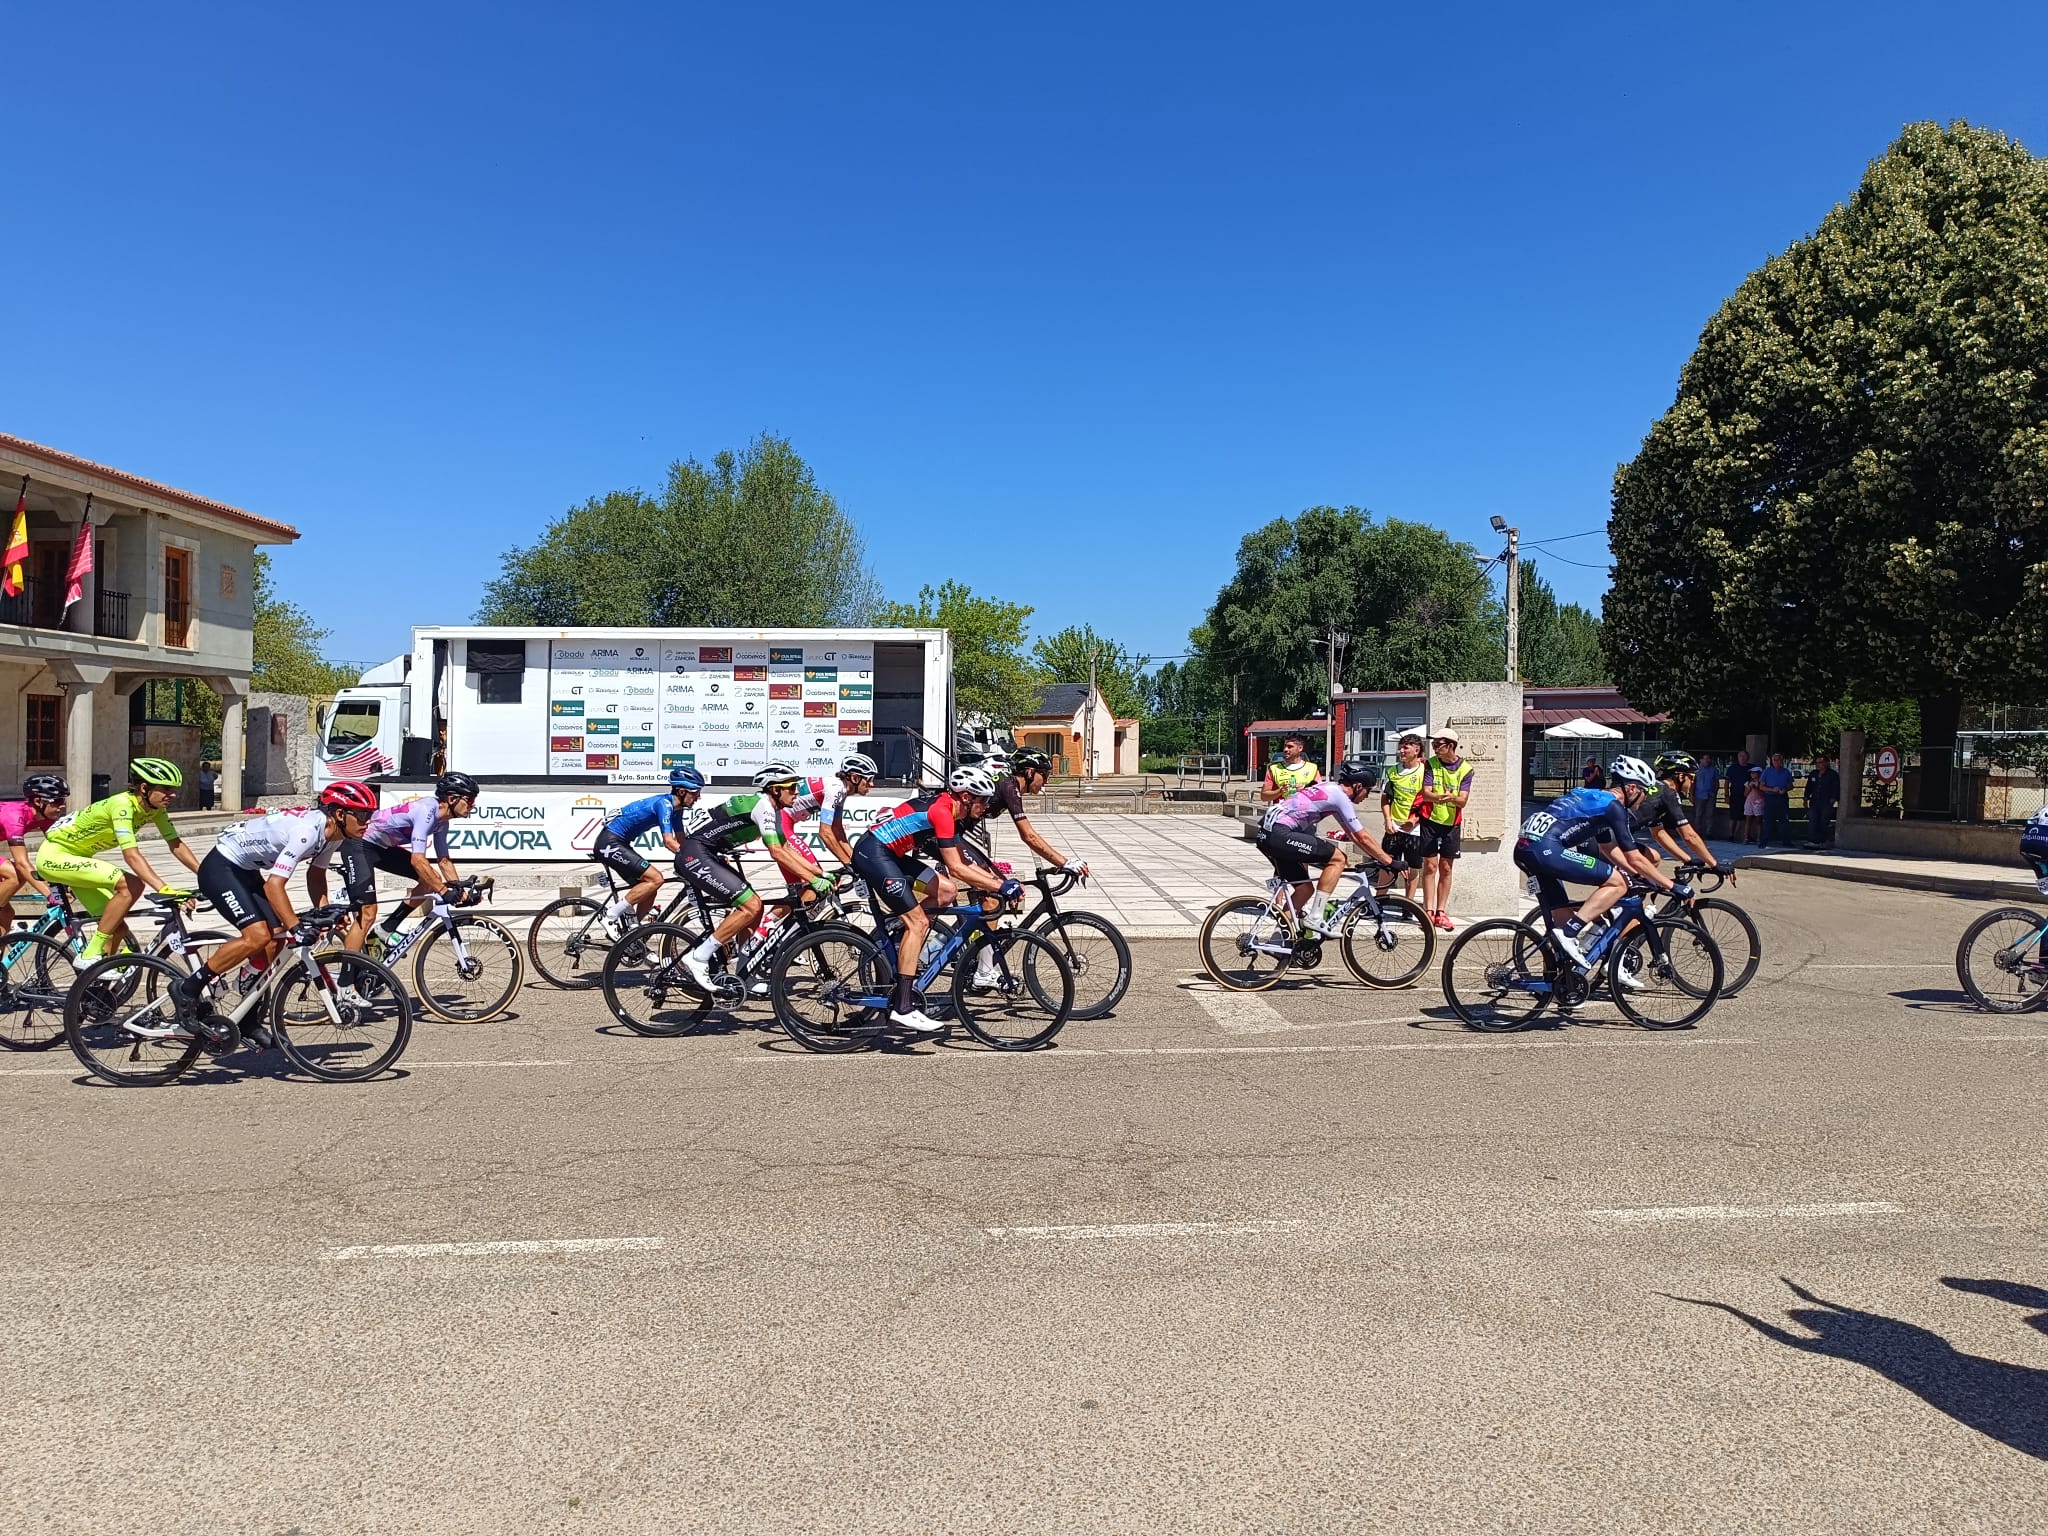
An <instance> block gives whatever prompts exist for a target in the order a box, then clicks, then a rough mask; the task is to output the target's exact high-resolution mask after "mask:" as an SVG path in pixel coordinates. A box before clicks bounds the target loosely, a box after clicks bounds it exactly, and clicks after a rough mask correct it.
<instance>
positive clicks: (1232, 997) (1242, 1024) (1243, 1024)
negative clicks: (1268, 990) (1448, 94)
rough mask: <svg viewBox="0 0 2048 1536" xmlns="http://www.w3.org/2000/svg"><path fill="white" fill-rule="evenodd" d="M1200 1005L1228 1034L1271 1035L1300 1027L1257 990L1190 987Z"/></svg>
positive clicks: (1189, 989)
mask: <svg viewBox="0 0 2048 1536" xmlns="http://www.w3.org/2000/svg"><path fill="white" fill-rule="evenodd" d="M1187 990H1188V991H1189V992H1190V993H1191V994H1193V996H1194V999H1195V1002H1196V1004H1197V1005H1198V1006H1199V1007H1200V1008H1201V1010H1202V1012H1204V1013H1206V1014H1207V1015H1209V1017H1210V1018H1212V1019H1214V1020H1215V1021H1216V1023H1217V1024H1218V1025H1219V1026H1220V1027H1221V1028H1222V1030H1223V1033H1225V1034H1226V1035H1270V1034H1274V1033H1277V1032H1278V1031H1280V1030H1283V1029H1297V1028H1299V1027H1300V1026H1299V1025H1295V1024H1290V1023H1288V1022H1287V1020H1286V1019H1284V1018H1282V1017H1281V1016H1280V1010H1279V1009H1277V1008H1275V1007H1274V1006H1273V1005H1272V1004H1271V1003H1269V1002H1267V1001H1266V1000H1265V999H1264V998H1263V997H1261V996H1259V995H1258V993H1256V992H1226V991H1225V990H1223V988H1221V987H1189V988H1188V989H1187Z"/></svg>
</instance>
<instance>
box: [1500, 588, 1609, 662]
mask: <svg viewBox="0 0 2048 1536" xmlns="http://www.w3.org/2000/svg"><path fill="white" fill-rule="evenodd" d="M1516 584H1517V585H1518V586H1519V587H1520V588H1521V594H1522V611H1521V613H1520V615H1519V619H1520V635H1519V639H1520V648H1521V656H1520V661H1521V666H1522V679H1523V681H1524V682H1528V683H1533V684H1535V685H1536V686H1537V687H1539V688H1568V687H1574V686H1580V687H1582V686H1584V685H1586V684H1588V683H1604V682H1606V681H1607V658H1606V657H1605V656H1604V655H1602V654H1601V650H1600V621H1599V620H1598V619H1597V618H1595V617H1594V616H1593V614H1592V611H1591V610H1590V609H1586V608H1582V607H1580V606H1579V605H1578V604H1577V603H1560V602H1559V601H1558V600H1557V594H1556V593H1555V592H1553V591H1552V590H1551V589H1550V583H1549V582H1547V581H1545V580H1544V579H1543V578H1542V576H1541V575H1539V574H1538V573H1537V570H1536V562H1535V561H1534V560H1524V561H1523V562H1522V565H1521V578H1520V580H1519V581H1518V582H1517V583H1516ZM1505 628H1506V626H1505V622H1503V625H1502V629H1503V640H1502V643H1503V645H1505V643H1506V640H1505Z"/></svg>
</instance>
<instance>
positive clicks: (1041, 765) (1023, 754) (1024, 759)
mask: <svg viewBox="0 0 2048 1536" xmlns="http://www.w3.org/2000/svg"><path fill="white" fill-rule="evenodd" d="M1026 768H1036V769H1037V770H1038V771H1039V772H1040V773H1042V774H1045V775H1047V776H1048V777H1050V776H1051V774H1052V759H1051V758H1050V757H1049V756H1047V755H1046V754H1045V753H1043V752H1041V751H1039V750H1038V748H1036V747H1023V748H1020V749H1019V750H1017V751H1015V752H1012V753H1011V754H1010V772H1012V773H1021V772H1022V771H1023V770H1024V769H1026Z"/></svg>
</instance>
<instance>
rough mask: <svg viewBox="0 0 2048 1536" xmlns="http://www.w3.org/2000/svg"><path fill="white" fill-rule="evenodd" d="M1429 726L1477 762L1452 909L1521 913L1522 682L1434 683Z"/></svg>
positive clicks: (1473, 913)
mask: <svg viewBox="0 0 2048 1536" xmlns="http://www.w3.org/2000/svg"><path fill="white" fill-rule="evenodd" d="M1428 697H1429V733H1430V734H1431V735H1434V734H1435V733H1436V732H1437V731H1440V730H1443V729H1445V728H1448V729H1450V730H1451V731H1452V732H1454V733H1455V734H1456V735H1457V738H1458V748H1459V753H1458V755H1459V756H1460V757H1462V758H1465V759H1467V760H1469V761H1470V762H1471V764H1472V796H1471V799H1470V800H1468V801H1467V802H1466V804H1465V819H1464V823H1463V826H1464V830H1463V832H1462V833H1461V834H1460V843H1461V851H1460V853H1459V857H1458V860H1457V867H1456V868H1455V870H1454V871H1453V873H1452V883H1451V905H1450V911H1451V916H1452V917H1453V918H1455V919H1457V920H1459V921H1460V922H1469V921H1471V920H1473V919H1476V918H1481V917H1519V916H1520V915H1521V913H1522V909H1523V907H1524V906H1525V905H1526V903H1525V902H1524V901H1523V885H1524V877H1523V875H1522V873H1521V871H1520V870H1518V869H1516V868H1515V863H1514V846H1515V834H1516V832H1517V831H1519V830H1520V828H1521V824H1522V685H1521V684H1520V683H1508V682H1499V683H1431V684H1430V685H1429V696H1428Z"/></svg>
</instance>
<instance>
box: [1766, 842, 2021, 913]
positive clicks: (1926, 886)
mask: <svg viewBox="0 0 2048 1536" xmlns="http://www.w3.org/2000/svg"><path fill="white" fill-rule="evenodd" d="M1735 867H1736V868H1737V869H1757V870H1765V871H1768V872H1769V873H1772V874H1782V875H1807V876H1811V877H1812V878H1815V879H1819V880H1846V881H1849V882H1851V883H1852V884H1856V885H1888V886H1891V887H1893V888H1894V889H1897V890H1905V891H1933V892H1935V893H1936V894H1938V895H1943V896H1967V897H1969V898H1971V899H1972V900H1975V901H2017V902H2024V903H2025V904H2027V905H2028V906H2033V907H2044V906H2048V896H2043V895H2042V894H2041V892H2040V891H2039V890H2037V889H2036V888H2035V887H2034V884H2033V882H2032V881H2029V880H2021V879H2003V880H2001V879H1996V878H1993V877H1990V876H1984V875H1942V874H1936V873H1935V872H1934V871H1932V870H1927V871H1924V872H1923V871H1921V870H1914V869H1883V868H1873V867H1872V866H1870V865H1867V864H1857V863H1851V862H1847V861H1844V862H1842V863H1839V864H1837V863H1829V862H1826V861H1823V860H1817V859H1797V858H1783V857H1780V856H1777V855H1774V854H1768V853H1763V854H1755V853H1753V854H1750V855H1748V856H1747V857H1745V858H1740V859H1737V860H1736V861H1735Z"/></svg>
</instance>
